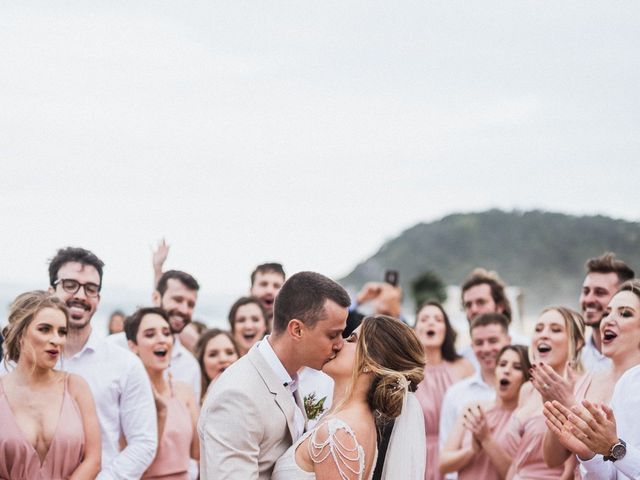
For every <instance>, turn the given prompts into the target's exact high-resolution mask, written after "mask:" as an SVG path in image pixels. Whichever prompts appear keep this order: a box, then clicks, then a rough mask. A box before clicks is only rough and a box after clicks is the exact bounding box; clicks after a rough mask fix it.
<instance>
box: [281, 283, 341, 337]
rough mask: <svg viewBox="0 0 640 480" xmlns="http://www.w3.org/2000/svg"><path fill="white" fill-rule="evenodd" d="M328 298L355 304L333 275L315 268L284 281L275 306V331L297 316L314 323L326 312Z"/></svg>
mask: <svg viewBox="0 0 640 480" xmlns="http://www.w3.org/2000/svg"><path fill="white" fill-rule="evenodd" d="M327 300H331V301H333V302H335V303H337V304H338V305H339V306H341V307H342V308H347V307H348V306H349V305H351V300H350V299H349V295H348V294H347V292H346V290H345V289H344V288H342V287H341V286H340V285H339V284H338V283H336V282H334V281H333V280H331V279H330V278H327V277H325V276H324V275H321V274H319V273H315V272H300V273H296V274H295V275H293V276H292V277H291V278H289V280H287V281H286V282H284V285H282V288H281V289H280V292H279V293H278V296H277V297H276V301H275V305H274V307H273V332H274V333H275V334H277V333H281V332H284V331H285V330H286V328H287V325H288V324H289V321H290V320H293V319H294V318H296V319H298V320H300V321H301V322H303V323H304V324H305V325H306V326H307V327H310V328H313V326H314V325H315V324H316V323H317V322H318V321H319V320H321V319H322V318H323V316H324V313H325V312H324V304H325V302H326V301H327Z"/></svg>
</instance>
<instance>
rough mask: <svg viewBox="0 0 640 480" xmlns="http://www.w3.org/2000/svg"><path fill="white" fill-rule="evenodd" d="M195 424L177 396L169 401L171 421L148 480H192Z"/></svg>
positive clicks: (147, 474)
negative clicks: (191, 459) (190, 472)
mask: <svg viewBox="0 0 640 480" xmlns="http://www.w3.org/2000/svg"><path fill="white" fill-rule="evenodd" d="M192 438H193V421H192V419H191V414H190V413H189V409H188V408H187V406H186V405H185V404H184V403H183V402H182V401H181V400H180V399H179V398H177V397H176V396H175V395H172V396H171V397H169V399H168V400H167V418H166V421H165V425H164V431H163V432H162V438H161V439H160V442H159V444H158V452H157V453H156V458H155V459H154V460H153V463H152V464H151V465H149V468H148V469H147V471H146V472H144V475H143V476H142V478H143V479H145V480H151V479H154V480H155V479H162V480H188V479H189V473H188V469H189V459H190V458H191V440H192Z"/></svg>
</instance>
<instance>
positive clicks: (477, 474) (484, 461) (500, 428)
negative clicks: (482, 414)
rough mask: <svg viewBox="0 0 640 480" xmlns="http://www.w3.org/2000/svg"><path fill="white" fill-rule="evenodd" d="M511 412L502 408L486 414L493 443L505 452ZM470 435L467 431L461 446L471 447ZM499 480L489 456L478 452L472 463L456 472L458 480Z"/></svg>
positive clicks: (496, 408)
mask: <svg viewBox="0 0 640 480" xmlns="http://www.w3.org/2000/svg"><path fill="white" fill-rule="evenodd" d="M512 414H513V410H506V409H504V408H499V407H493V408H492V409H491V410H489V411H488V412H486V416H487V424H488V426H489V429H490V431H491V434H492V435H493V438H494V439H495V441H496V442H497V443H498V445H500V446H501V447H502V448H504V449H505V450H506V451H507V452H508V451H509V449H508V447H507V439H506V435H507V430H508V427H509V423H510V420H511V415H512ZM471 439H472V436H471V433H470V432H469V431H468V430H467V431H466V433H465V436H464V440H463V441H462V444H463V446H465V447H468V446H469V445H471ZM478 479H482V480H500V475H499V474H498V470H497V469H496V467H494V466H493V463H491V460H490V459H489V456H488V455H487V454H486V453H485V452H484V450H480V451H479V452H478V454H477V455H476V456H475V458H474V459H473V461H472V462H471V463H469V464H468V465H467V466H466V467H465V468H463V469H462V470H460V471H458V480H478Z"/></svg>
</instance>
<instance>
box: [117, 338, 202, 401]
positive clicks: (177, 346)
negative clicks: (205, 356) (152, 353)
mask: <svg viewBox="0 0 640 480" xmlns="http://www.w3.org/2000/svg"><path fill="white" fill-rule="evenodd" d="M173 340H174V341H173V348H172V349H171V363H170V364H169V368H168V369H167V372H168V373H171V378H172V379H173V380H178V381H180V382H184V383H186V384H188V385H191V388H193V393H194V395H195V398H196V399H197V401H200V392H201V390H202V379H201V378H200V365H199V364H198V361H197V360H196V357H194V356H193V354H192V353H191V352H190V351H189V350H187V348H186V347H185V346H184V345H182V343H180V339H179V338H178V335H174V336H173ZM107 342H109V343H113V344H114V345H118V346H119V347H122V348H126V349H127V350H129V344H128V343H127V336H126V335H125V333H124V332H120V333H114V334H113V335H109V336H108V337H107Z"/></svg>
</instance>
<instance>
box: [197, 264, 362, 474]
mask: <svg viewBox="0 0 640 480" xmlns="http://www.w3.org/2000/svg"><path fill="white" fill-rule="evenodd" d="M349 304H350V299H349V295H347V292H346V291H345V290H344V289H343V288H342V287H341V286H340V285H338V284H337V283H336V282H334V281H333V280H331V279H329V278H327V277H325V276H323V275H320V274H319V273H313V272H300V273H297V274H295V275H293V276H292V277H291V278H289V280H287V281H286V282H285V283H284V285H283V286H282V288H281V289H280V292H279V293H278V296H277V297H276V301H275V307H274V315H273V333H272V334H271V335H270V336H268V337H266V338H265V339H264V340H262V341H261V342H259V343H258V344H256V345H255V346H254V347H253V348H252V349H251V350H250V351H249V353H247V354H246V355H245V356H244V357H243V358H241V359H240V360H238V361H237V362H236V363H234V364H233V365H232V366H231V367H229V368H228V369H227V370H226V371H225V372H224V373H223V374H222V375H221V376H220V378H219V379H218V381H217V382H216V383H215V384H214V385H213V386H212V388H211V390H210V391H209V393H208V394H207V397H206V399H205V401H204V404H203V406H202V411H201V413H200V420H199V421H198V433H199V435H200V478H201V479H203V480H214V479H215V480H227V479H237V480H256V479H260V480H267V479H269V478H270V477H271V472H272V470H273V466H274V464H275V462H276V460H277V459H278V458H279V457H281V456H282V455H283V454H284V452H285V451H286V450H287V448H289V447H290V446H291V444H292V443H293V442H295V441H296V440H297V439H298V438H299V437H300V436H301V435H302V433H303V432H304V428H305V422H306V415H305V413H304V407H303V405H302V401H301V399H300V397H299V395H298V392H297V380H298V376H297V372H298V370H299V369H300V368H301V367H303V366H308V367H311V368H315V369H317V370H320V369H321V368H322V366H323V365H324V364H325V363H326V362H328V361H329V360H331V359H333V358H334V357H335V356H336V353H337V352H338V351H339V350H340V349H341V348H342V344H343V340H342V331H343V330H344V328H345V325H346V320H347V314H348V307H349Z"/></svg>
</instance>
